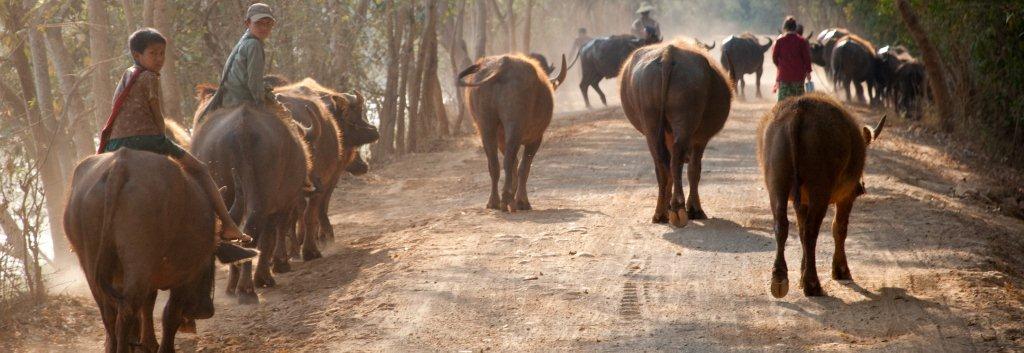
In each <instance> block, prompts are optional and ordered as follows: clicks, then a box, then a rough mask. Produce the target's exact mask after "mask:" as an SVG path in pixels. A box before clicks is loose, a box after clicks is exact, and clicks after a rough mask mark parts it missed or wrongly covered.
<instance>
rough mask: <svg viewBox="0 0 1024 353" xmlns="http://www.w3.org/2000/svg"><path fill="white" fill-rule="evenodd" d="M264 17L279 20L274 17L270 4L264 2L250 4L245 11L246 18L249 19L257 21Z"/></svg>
mask: <svg viewBox="0 0 1024 353" xmlns="http://www.w3.org/2000/svg"><path fill="white" fill-rule="evenodd" d="M264 18H269V19H271V20H274V21H277V19H275V18H274V11H273V10H271V9H270V5H267V4H264V3H262V2H258V3H255V4H252V5H249V10H248V11H246V12H245V19H246V20H248V21H252V22H256V21H259V20H262V19H264Z"/></svg>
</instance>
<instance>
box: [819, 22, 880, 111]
mask: <svg viewBox="0 0 1024 353" xmlns="http://www.w3.org/2000/svg"><path fill="white" fill-rule="evenodd" d="M877 67H878V64H877V61H876V58H875V48H874V47H873V46H872V45H871V43H870V42H868V41H866V40H864V39H861V38H859V37H857V36H855V35H852V34H851V35H847V36H846V37H845V38H843V39H841V40H839V41H838V42H836V45H835V48H833V49H832V59H831V64H830V70H831V72H832V75H831V76H832V85H833V87H838V86H840V85H841V86H842V87H843V88H844V89H845V90H846V101H848V102H849V101H852V99H851V98H850V84H851V83H852V84H853V87H854V88H855V89H856V90H857V99H858V100H859V101H860V102H861V103H863V102H864V88H863V87H862V86H861V83H864V84H865V85H866V86H867V90H868V96H869V97H870V98H871V99H872V101H874V99H875V98H877V97H876V95H874V94H872V93H873V90H874V87H875V72H874V70H875V69H876V68H877Z"/></svg>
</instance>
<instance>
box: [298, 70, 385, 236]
mask: <svg viewBox="0 0 1024 353" xmlns="http://www.w3.org/2000/svg"><path fill="white" fill-rule="evenodd" d="M292 87H295V88H296V89H298V90H301V91H304V92H311V93H312V94H315V95H317V96H319V97H320V100H321V101H322V102H323V104H324V106H325V107H326V108H327V112H328V113H329V116H330V117H332V119H334V121H335V123H336V124H337V126H338V128H339V129H341V135H343V136H344V137H345V138H344V139H342V144H341V152H340V160H339V170H338V172H337V173H335V174H334V177H333V178H332V179H330V180H327V181H326V184H324V185H325V190H324V194H325V196H324V197H325V198H326V199H325V200H326V201H325V202H328V203H329V202H330V195H331V193H332V192H333V190H334V188H335V187H336V186H337V183H338V179H339V178H340V177H341V172H342V171H346V172H349V173H351V174H352V175H363V174H366V173H367V172H368V171H369V165H368V164H366V161H364V160H363V158H362V155H361V154H360V152H359V149H360V148H361V147H363V146H365V145H368V144H371V143H374V142H377V140H378V139H380V133H379V132H378V131H377V127H376V126H373V125H372V124H370V122H369V121H367V119H366V100H365V99H364V98H363V96H362V94H361V93H359V92H358V91H354V92H353V93H339V92H336V91H334V90H331V89H330V88H326V87H323V86H321V85H320V84H319V83H317V82H316V81H314V80H313V79H310V78H307V79H304V80H302V81H300V82H298V83H296V84H294V85H293V86H292ZM328 203H325V204H324V206H323V207H322V209H321V211H322V212H320V222H319V224H320V225H321V226H320V227H319V229H320V240H323V241H333V240H334V228H333V227H331V226H330V221H329V220H328V217H327V210H328V206H329V204H328Z"/></svg>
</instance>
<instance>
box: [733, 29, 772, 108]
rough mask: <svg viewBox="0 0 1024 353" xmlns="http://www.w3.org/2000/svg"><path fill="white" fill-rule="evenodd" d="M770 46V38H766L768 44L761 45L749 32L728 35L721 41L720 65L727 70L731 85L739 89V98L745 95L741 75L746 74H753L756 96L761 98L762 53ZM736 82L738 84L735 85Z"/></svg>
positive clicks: (744, 84)
mask: <svg viewBox="0 0 1024 353" xmlns="http://www.w3.org/2000/svg"><path fill="white" fill-rule="evenodd" d="M771 48H772V39H771V38H768V44H765V45H761V43H758V42H757V37H755V36H754V35H753V34H751V33H750V32H747V33H743V34H739V35H732V36H729V37H728V38H726V39H725V41H724V42H722V57H721V63H722V67H724V68H725V71H728V72H729V78H730V79H731V80H732V84H733V86H735V87H736V88H737V89H738V90H740V92H739V94H740V98H745V96H746V91H747V83H746V81H744V80H743V76H745V75H747V74H754V75H755V76H754V77H755V81H754V88H756V89H757V98H761V74H762V73H763V72H764V71H763V68H764V53H765V52H767V51H768V49H771ZM737 83H739V86H736V84H737Z"/></svg>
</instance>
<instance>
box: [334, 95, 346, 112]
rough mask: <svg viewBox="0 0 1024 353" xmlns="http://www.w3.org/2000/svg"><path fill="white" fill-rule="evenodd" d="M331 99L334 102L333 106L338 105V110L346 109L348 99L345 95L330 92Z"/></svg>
mask: <svg viewBox="0 0 1024 353" xmlns="http://www.w3.org/2000/svg"><path fill="white" fill-rule="evenodd" d="M331 101H333V102H334V106H336V107H338V110H341V111H343V112H344V111H348V99H347V98H345V96H343V95H337V94H332V95H331Z"/></svg>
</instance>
